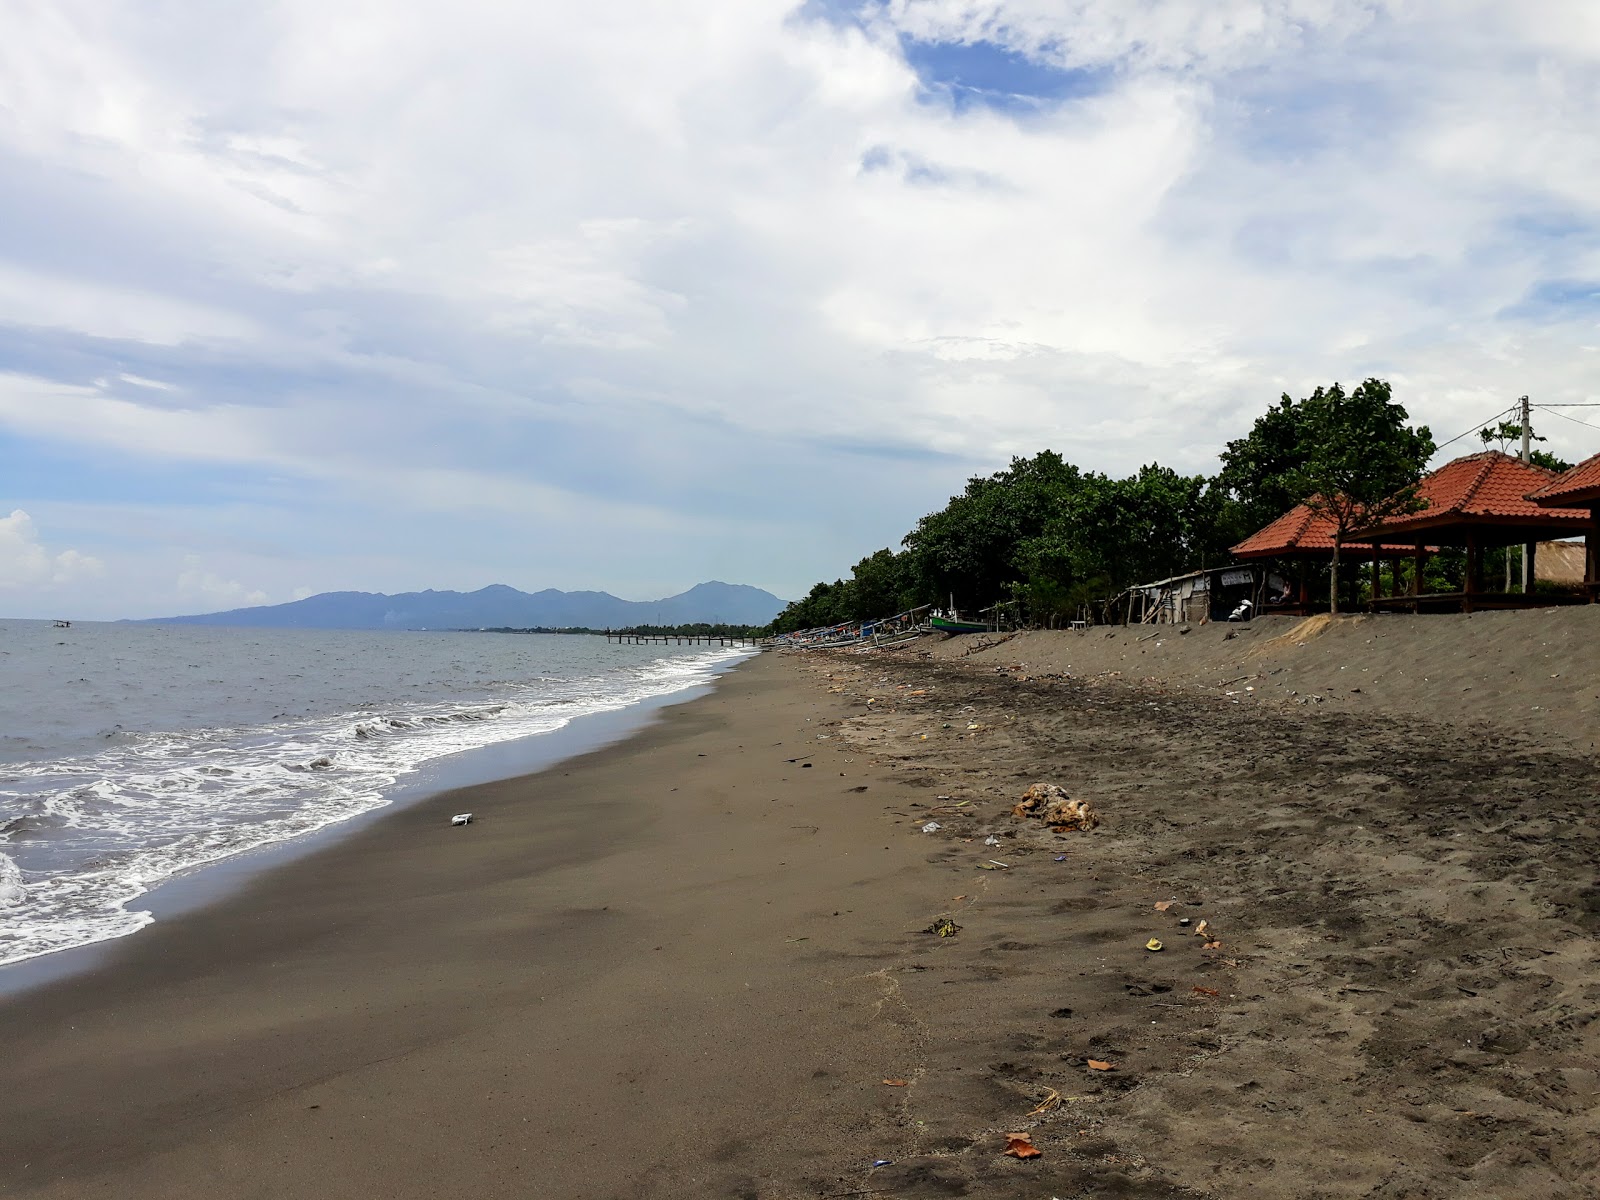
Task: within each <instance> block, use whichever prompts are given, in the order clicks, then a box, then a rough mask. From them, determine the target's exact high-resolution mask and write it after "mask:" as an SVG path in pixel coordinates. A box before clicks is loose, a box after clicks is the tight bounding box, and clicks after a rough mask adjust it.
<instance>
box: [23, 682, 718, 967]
mask: <svg viewBox="0 0 1600 1200" xmlns="http://www.w3.org/2000/svg"><path fill="white" fill-rule="evenodd" d="M738 657H743V654H742V653H740V652H737V651H710V652H707V653H704V654H694V655H681V656H672V657H669V658H665V659H662V660H659V661H656V662H654V663H651V664H646V665H642V666H640V665H635V666H633V667H632V668H631V669H625V670H622V671H605V672H603V673H602V675H601V676H598V677H595V676H590V677H582V678H566V679H555V680H550V679H546V680H541V681H538V682H536V683H531V684H526V685H521V686H519V687H517V688H514V689H510V694H509V695H508V696H505V697H501V698H497V699H495V700H493V701H489V702H485V701H484V700H483V699H481V698H474V699H472V700H470V701H466V700H463V701H458V702H454V703H438V702H432V703H423V702H419V703H411V704H375V703H374V704H364V705H361V706H360V711H356V712H347V713H346V714H343V715H335V716H332V717H327V718H321V719H315V720H311V719H301V720H283V721H277V720H275V721H274V722H272V723H269V724H264V725H254V726H242V727H234V728H210V729H199V730H187V731H178V732H159V731H157V732H144V733H140V734H138V735H136V736H131V735H130V736H126V737H117V738H113V739H110V740H109V741H106V742H103V743H102V747H101V749H100V750H99V751H98V752H97V753H94V754H91V755H86V756H80V757H78V758H73V759H62V760H54V761H49V760H44V761H29V762H20V763H10V764H7V765H6V767H5V768H4V769H3V775H0V817H5V818H6V822H5V824H3V825H0V847H3V848H4V853H3V854H0V903H4V904H5V905H6V908H7V920H6V923H5V927H4V928H3V929H0V964H4V963H7V962H15V961H19V960H21V959H25V958H31V957H35V956H37V955H40V954H48V953H52V952H54V951H58V950H63V949H68V948H70V947H74V946H81V945H85V944H87V943H91V942H97V941H103V940H106V939H109V938H115V937H121V936H125V935H127V934H130V933H133V932H135V931H137V930H138V929H141V928H143V927H144V926H145V925H147V924H148V923H149V921H150V920H151V917H150V914H149V913H147V912H140V911H136V910H133V909H131V908H130V907H129V906H130V905H131V903H132V902H133V901H135V900H137V899H138V897H140V896H141V895H143V894H144V893H145V892H147V891H148V890H149V889H150V888H151V887H152V886H154V885H155V884H157V883H159V882H161V881H162V880H164V879H167V878H170V877H171V876H173V875H175V874H178V873H180V872H183V871H187V870H191V869H193V868H195V867H198V866H202V865H204V864H206V863H210V862H215V861H217V860H219V859H223V858H228V857H231V856H233V855H235V854H239V853H243V852H246V851H249V850H254V849H257V848H260V847H263V846H268V845H272V844H274V843H278V842H282V841H285V840H288V839H291V838H296V837H301V836H304V835H306V834H308V833H312V832H315V831H316V830H318V829H322V828H324V827H326V826H328V825H331V824H335V823H337V822H340V821H344V820H348V819H350V818H351V817H354V816H357V815H359V814H361V813H364V812H368V811H370V810H372V809H374V808H378V807H381V806H383V805H384V804H386V803H388V796H389V795H390V794H392V791H393V788H394V785H395V784H396V782H397V781H398V780H399V779H400V778H401V777H402V776H404V775H406V774H407V773H408V772H410V771H413V770H415V769H416V768H417V767H419V766H421V765H423V764H425V763H427V762H430V761H433V760H436V759H439V758H442V757H445V756H448V755H451V754H457V753H461V752H463V751H468V750H472V749H476V748H479V747H482V746H486V745H490V744H493V743H496V742H502V741H509V740H512V739H517V738H523V737H529V736H535V735H538V734H543V733H549V732H552V731H554V730H556V729H559V728H561V727H563V726H565V725H566V724H568V723H569V722H570V721H571V720H573V719H574V718H575V717H578V716H582V715H586V714H589V713H595V712H603V711H611V710H616V709H621V708H625V707H628V706H630V705H633V704H636V703H639V702H641V701H643V700H646V699H650V698H652V697H657V696H662V695H667V694H670V693H672V692H675V691H679V690H681V689H683V688H686V687H690V686H693V685H695V684H696V683H698V682H701V681H703V680H705V679H707V678H709V677H710V676H711V674H712V673H713V672H714V671H715V669H716V668H717V666H718V665H719V664H721V663H724V662H726V661H728V660H730V659H734V658H738ZM8 814H15V815H9V816H8Z"/></svg>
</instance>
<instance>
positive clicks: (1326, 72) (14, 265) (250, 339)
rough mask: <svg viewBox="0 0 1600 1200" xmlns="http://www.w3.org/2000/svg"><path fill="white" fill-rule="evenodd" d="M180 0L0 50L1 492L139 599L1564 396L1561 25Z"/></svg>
mask: <svg viewBox="0 0 1600 1200" xmlns="http://www.w3.org/2000/svg"><path fill="white" fill-rule="evenodd" d="M180 9H181V10H182V11H183V12H184V15H185V19H184V20H182V21H171V22H162V23H152V22H150V21H149V20H148V18H147V12H146V6H142V5H139V4H136V3H134V2H133V0H94V2H93V3H91V2H90V0H56V2H54V3H50V4H45V3H42V2H24V3H22V4H19V5H14V6H13V10H14V11H13V13H11V14H10V20H9V22H8V37H7V38H6V39H5V40H4V42H0V170H4V172H5V175H6V179H7V187H6V189H5V192H4V195H0V231H3V232H0V455H10V457H6V458H5V459H4V461H3V463H0V465H3V466H4V467H5V471H4V474H3V475H0V478H4V479H5V480H6V481H7V487H8V491H7V494H6V496H5V497H4V500H5V502H6V503H7V504H8V505H20V506H26V507H27V508H28V510H29V511H33V512H39V513H41V514H43V513H45V512H46V511H47V510H46V508H45V507H44V506H45V504H46V503H53V504H56V505H64V504H68V503H77V504H80V505H85V506H94V507H95V513H96V515H94V516H93V517H92V520H93V522H94V525H93V528H92V529H91V528H89V527H88V526H85V529H86V536H88V534H92V535H93V536H94V537H95V538H96V539H99V538H102V537H103V538H104V539H105V541H100V540H93V541H90V542H88V543H87V544H91V545H93V546H94V547H95V550H96V553H97V554H99V555H101V557H102V558H104V559H105V560H106V561H107V562H108V563H110V564H111V565H112V566H113V567H114V568H115V570H116V571H117V573H118V577H119V578H126V579H129V580H133V579H138V580H140V581H141V582H140V583H139V584H138V587H139V588H142V589H145V590H144V591H142V592H138V593H137V594H135V593H133V592H130V593H128V597H129V599H128V602H129V603H138V604H142V605H144V606H146V607H147V608H153V609H154V610H155V611H163V610H165V609H167V608H170V607H172V606H173V605H174V604H176V603H177V602H178V601H179V599H180V598H182V599H184V600H185V602H187V601H188V599H190V597H180V596H179V595H178V594H177V593H176V592H175V591H174V588H175V587H176V586H177V585H176V584H175V583H174V580H176V579H178V578H180V577H182V576H186V575H188V574H189V573H190V567H189V566H187V565H186V564H185V561H184V557H183V556H184V555H186V554H195V555H198V556H199V558H200V560H201V562H203V563H205V564H206V565H205V567H203V568H199V567H196V568H195V570H197V571H198V572H199V574H200V576H202V577H203V576H205V575H206V574H207V572H210V573H211V574H213V575H214V576H215V579H214V581H213V582H214V584H215V585H216V586H217V587H220V588H222V589H223V590H224V591H228V594H229V596H234V593H233V592H232V591H230V590H229V589H232V588H235V587H237V588H240V589H242V590H243V592H244V593H245V594H251V593H254V592H258V591H259V592H265V593H268V594H270V595H273V596H279V597H281V596H286V595H289V594H291V592H292V591H293V589H294V588H297V587H302V586H306V585H307V584H308V581H315V582H316V583H317V585H318V586H319V587H336V586H342V585H345V584H347V583H348V584H350V585H354V584H355V583H356V582H357V579H356V578H354V576H359V581H360V582H361V583H362V584H363V585H365V586H369V587H383V588H384V589H385V590H394V589H398V588H400V587H403V586H428V585H430V584H432V585H436V586H455V585H464V584H466V583H468V582H471V581H482V582H492V581H497V580H502V579H503V580H505V581H508V582H517V583H521V584H528V585H534V586H544V585H551V586H574V585H579V584H584V585H590V586H608V587H611V588H612V589H613V590H617V591H619V592H622V593H628V594H635V595H650V594H651V593H655V594H665V593H666V592H668V591H671V590H675V588H676V587H680V586H683V585H687V584H690V583H693V582H695V581H696V579H697V578H699V577H701V575H702V573H703V574H704V575H705V576H708V577H711V576H714V577H720V578H740V579H742V578H748V579H749V580H750V581H751V582H755V583H761V584H764V585H766V586H769V587H771V588H773V589H774V590H776V591H779V592H783V593H786V594H796V593H798V592H800V591H803V590H804V588H805V586H807V584H808V583H809V581H810V580H811V579H814V578H815V577H817V576H819V575H822V574H828V575H830V576H831V575H833V574H836V573H837V572H838V571H839V570H841V569H842V568H843V567H845V566H847V565H848V563H849V562H851V561H854V559H856V558H858V557H860V555H861V554H863V553H865V552H867V551H870V550H872V549H875V548H876V547H877V546H880V545H883V544H885V543H890V542H893V541H894V540H896V539H897V538H898V536H899V535H900V534H901V533H903V532H904V531H905V529H906V528H907V527H908V526H909V525H910V523H911V522H912V521H913V520H914V519H915V518H916V516H917V515H919V514H920V513H921V512H923V511H926V510H927V509H928V508H930V507H933V506H935V505H937V504H939V503H941V502H942V501H943V499H944V498H945V497H946V496H948V495H949V494H951V493H952V492H954V491H956V490H959V488H960V486H961V485H962V482H963V480H964V477H965V476H966V475H967V474H969V473H972V472H974V471H986V470H992V469H994V468H995V467H997V466H999V465H1002V464H1003V462H1004V460H1005V458H1006V457H1007V456H1008V455H1010V454H1013V453H1032V452H1033V451H1035V450H1037V449H1040V448H1042V447H1044V446H1047V445H1048V446H1053V447H1055V448H1057V449H1060V450H1061V451H1062V452H1064V453H1065V454H1067V455H1068V457H1070V458H1072V459H1074V460H1075V461H1078V462H1080V463H1082V464H1083V465H1085V466H1087V467H1092V468H1096V469H1102V470H1111V471H1125V470H1130V469H1132V468H1134V467H1136V466H1137V465H1139V464H1140V463H1143V462H1148V461H1151V460H1153V459H1160V460H1162V461H1165V462H1170V463H1172V464H1173V465H1176V466H1179V467H1182V468H1184V469H1187V470H1210V469H1213V468H1214V465H1215V454H1216V451H1217V450H1218V449H1219V448H1220V446H1221V445H1222V443H1223V442H1224V441H1225V440H1226V439H1227V438H1228V437H1231V436H1237V434H1238V432H1239V431H1240V430H1241V429H1242V428H1243V427H1245V426H1246V425H1247V424H1248V422H1249V421H1250V419H1252V418H1253V417H1254V415H1256V413H1258V412H1259V411H1260V410H1261V409H1262V408H1263V407H1264V406H1265V405H1266V404H1267V403H1269V402H1270V401H1271V400H1272V399H1273V398H1274V397H1275V396H1276V395H1277V394H1278V393H1279V392H1281V391H1285V390H1287V391H1292V392H1304V391H1306V390H1309V389H1310V388H1311V387H1312V386H1315V385H1316V384H1317V383H1324V382H1328V381H1329V380H1331V379H1335V378H1337V379H1343V380H1346V381H1349V380H1352V379H1356V378H1359V377H1361V376H1364V375H1367V374H1381V375H1385V376H1387V377H1389V378H1391V379H1392V380H1393V381H1394V382H1395V383H1396V386H1397V392H1398V394H1399V395H1400V396H1401V398H1402V399H1403V400H1404V402H1405V403H1406V404H1407V405H1408V407H1410V408H1411V410H1412V412H1413V413H1414V414H1415V415H1417V416H1418V417H1419V418H1421V419H1423V420H1425V421H1428V422H1429V423H1431V424H1432V425H1433V426H1434V427H1435V430H1436V431H1439V432H1441V433H1442V434H1443V435H1450V434H1454V433H1455V432H1458V431H1459V430H1460V429H1463V428H1466V427H1467V426H1469V425H1471V424H1473V423H1474V422H1478V421H1481V420H1482V419H1483V418H1486V417H1488V416H1489V415H1490V414H1491V413H1492V412H1494V411H1495V410H1496V409H1497V408H1499V407H1502V406H1503V405H1504V404H1509V403H1510V402H1511V401H1512V400H1513V399H1514V398H1515V397H1516V396H1518V395H1521V394H1522V393H1524V392H1529V393H1532V394H1534V395H1535V398H1536V399H1537V400H1540V401H1543V402H1545V403H1553V402H1581V401H1589V400H1594V399H1600V397H1597V396H1596V395H1595V390H1594V387H1593V384H1592V382H1591V381H1592V380H1593V378H1595V375H1594V362H1593V359H1594V355H1595V353H1596V351H1595V349H1594V347H1595V346H1596V345H1597V344H1600V333H1597V330H1596V325H1597V321H1600V317H1597V313H1596V309H1595V304H1594V299H1593V297H1594V289H1593V287H1592V286H1591V281H1593V280H1596V279H1600V142H1597V141H1596V139H1595V138H1594V136H1593V131H1592V128H1591V126H1592V123H1593V122H1592V114H1593V112H1594V111H1595V108H1596V105H1597V103H1600V18H1596V17H1595V16H1594V14H1593V11H1592V6H1589V5H1585V4H1583V3H1579V2H1578V0H1531V2H1530V3H1527V4H1521V5H1515V6H1507V5H1499V4H1490V3H1488V2H1487V0H1463V2H1461V3H1450V4H1446V3H1444V0H1405V2H1404V3H1402V2H1400V0H1356V2H1351V0H1216V2H1215V3H1208V4H1204V5H1196V4H1193V3H1189V2H1186V0H1144V2H1141V3H1120V2H1111V0H881V2H880V0H865V2H860V3H853V2H847V0H835V2H831V3H820V2H817V0H813V2H812V3H808V4H805V5H800V4H796V3H792V2H789V0H783V2H774V0H707V3H705V4H702V5H699V6H697V7H696V9H695V11H694V13H693V15H692V17H690V16H688V15H686V11H685V10H683V9H681V8H672V7H671V6H660V5H653V4H643V3H638V4H632V3H624V4H622V5H621V6H620V7H619V6H611V7H607V8H602V9H593V8H582V7H574V6H559V5H556V6H552V5H522V6H506V5H504V4H500V3H492V2H490V0H452V2H450V3H448V4H446V3H445V2H444V0H417V2H416V3H412V4H407V5H403V6H392V5H391V6H387V7H385V6H372V5H362V4H357V3H354V2H353V0H333V2H332V3H329V2H328V0H318V3H315V4H313V3H311V0H289V2H287V3H283V4H277V5H272V6H265V7H261V8H259V9H257V10H252V11H251V12H250V13H249V14H247V15H246V16H244V17H240V15H239V14H238V13H226V14H225V13H222V12H220V11H218V12H213V11H212V10H210V9H208V8H206V7H205V6H201V5H188V6H180ZM1572 411H1583V410H1572ZM1550 424H1551V425H1552V426H1559V428H1560V429H1561V430H1562V432H1561V433H1557V430H1556V429H1555V428H1551V429H1548V430H1546V429H1542V430H1541V432H1547V433H1550V434H1551V435H1552V437H1553V438H1555V439H1556V441H1555V443H1553V444H1555V445H1556V446H1557V448H1559V449H1561V450H1563V451H1564V452H1565V453H1567V454H1568V456H1569V457H1574V456H1579V455H1582V454H1587V453H1590V452H1592V451H1594V450H1595V449H1600V444H1597V443H1595V442H1594V441H1592V440H1590V437H1591V435H1590V434H1589V433H1588V431H1587V430H1585V429H1584V428H1581V427H1579V426H1578V425H1574V424H1571V423H1569V422H1555V421H1552V422H1550ZM1563 439H1564V440H1563ZM7 446H9V447H11V449H9V450H8V449H7ZM47 465H48V468H49V469H48V470H47ZM119 508H120V509H121V510H122V511H131V510H135V509H137V510H138V511H140V512H146V511H149V512H153V513H157V514H159V513H170V514H173V516H172V519H171V520H170V521H166V520H160V519H157V520H154V521H153V522H152V523H149V524H147V525H144V526H139V525H137V524H136V523H128V522H119V519H118V518H117V517H116V515H115V514H116V513H117V511H118V510H119ZM203 512H209V513H210V514H211V515H209V516H208V515H201V514H202V513H203ZM85 519H86V520H88V519H90V518H88V517H86V518H85ZM53 527H54V526H53ZM70 536H71V537H72V539H73V540H74V541H78V540H80V539H79V537H78V534H77V532H76V530H74V531H73V532H72V534H71V535H70ZM185 537H188V538H191V539H192V540H191V541H189V542H185V541H184V538H185ZM406 537H409V538H411V539H412V541H411V543H410V544H409V545H403V544H402V541H403V539H404V538H406ZM230 539H236V540H242V541H247V542H249V543H250V545H251V546H252V547H253V548H252V549H251V550H250V551H249V553H248V554H246V553H243V552H241V553H239V554H236V555H235V556H233V557H232V558H229V559H228V560H226V565H219V563H221V562H222V561H223V560H221V559H219V558H218V556H217V552H216V549H215V547H216V546H217V545H219V544H220V545H224V546H226V545H227V544H229V541H230ZM103 545H104V546H109V547H110V549H106V550H104V551H102V549H101V547H102V546H103ZM141 560H148V561H149V562H151V563H154V564H155V565H154V566H151V567H149V568H148V569H146V568H145V567H142V566H140V565H139V563H140V561H141ZM758 572H759V573H758ZM341 573H344V575H349V576H351V578H349V579H346V578H344V576H343V575H341ZM535 575H537V576H538V577H537V578H535V577H534V576H535ZM238 580H248V581H251V582H250V583H249V584H248V585H246V584H238V583H236V581H238ZM186 586H187V585H186ZM219 595H220V593H219ZM193 599H199V597H198V596H196V597H193ZM219 602H221V601H220V600H219Z"/></svg>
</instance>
